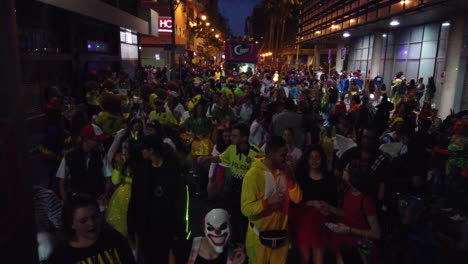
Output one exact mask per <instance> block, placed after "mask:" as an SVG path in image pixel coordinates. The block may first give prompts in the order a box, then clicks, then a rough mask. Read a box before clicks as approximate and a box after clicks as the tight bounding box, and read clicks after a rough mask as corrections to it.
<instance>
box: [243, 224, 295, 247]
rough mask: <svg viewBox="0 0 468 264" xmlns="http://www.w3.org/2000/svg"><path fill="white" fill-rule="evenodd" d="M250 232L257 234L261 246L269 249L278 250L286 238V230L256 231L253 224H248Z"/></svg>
mask: <svg viewBox="0 0 468 264" xmlns="http://www.w3.org/2000/svg"><path fill="white" fill-rule="evenodd" d="M250 226H251V227H252V230H253V231H254V233H255V234H257V236H258V238H259V239H260V243H262V245H264V246H266V247H269V248H273V249H274V248H279V247H281V246H283V245H284V244H285V243H286V241H287V238H288V230H267V231H258V229H257V228H256V227H255V226H254V224H253V223H250Z"/></svg>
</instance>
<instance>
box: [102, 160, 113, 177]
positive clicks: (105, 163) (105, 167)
mask: <svg viewBox="0 0 468 264" xmlns="http://www.w3.org/2000/svg"><path fill="white" fill-rule="evenodd" d="M102 175H104V177H106V178H108V177H110V176H112V170H111V167H110V162H109V160H108V159H107V157H104V158H103V159H102Z"/></svg>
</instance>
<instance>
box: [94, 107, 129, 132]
mask: <svg viewBox="0 0 468 264" xmlns="http://www.w3.org/2000/svg"><path fill="white" fill-rule="evenodd" d="M94 122H95V123H96V125H98V126H99V127H100V128H101V129H102V132H103V133H104V134H105V135H108V136H114V135H115V133H117V131H119V130H120V129H121V128H122V123H123V118H122V117H121V116H118V115H113V114H111V113H109V112H100V113H99V114H98V116H97V117H96V120H94Z"/></svg>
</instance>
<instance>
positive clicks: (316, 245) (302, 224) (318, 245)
mask: <svg viewBox="0 0 468 264" xmlns="http://www.w3.org/2000/svg"><path fill="white" fill-rule="evenodd" d="M295 175H296V179H297V182H298V184H299V186H300V187H301V189H302V191H303V197H302V201H301V203H300V204H299V205H298V206H291V207H290V212H289V215H290V222H289V223H290V224H289V227H290V230H291V234H292V238H293V243H295V244H296V245H297V247H298V248H299V250H300V252H301V263H309V260H310V258H311V255H310V253H311V251H312V255H313V260H314V264H320V263H323V261H324V248H325V246H326V241H327V237H328V233H329V232H328V230H327V229H326V227H325V223H326V222H327V219H328V218H327V212H326V211H325V210H323V207H322V203H325V204H335V202H336V184H335V181H334V178H333V176H332V175H331V174H330V173H329V172H328V169H327V162H326V155H325V152H324V151H323V149H322V147H320V146H312V147H310V148H309V149H308V150H307V151H306V152H305V153H304V155H303V156H302V158H301V160H300V161H299V163H298V165H297V168H296V174H295Z"/></svg>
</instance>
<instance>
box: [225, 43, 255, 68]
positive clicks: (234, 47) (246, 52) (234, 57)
mask: <svg viewBox="0 0 468 264" xmlns="http://www.w3.org/2000/svg"><path fill="white" fill-rule="evenodd" d="M257 53H258V51H257V44H255V42H254V41H226V44H225V55H226V61H237V62H253V63H256V62H257V60H258V54H257Z"/></svg>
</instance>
